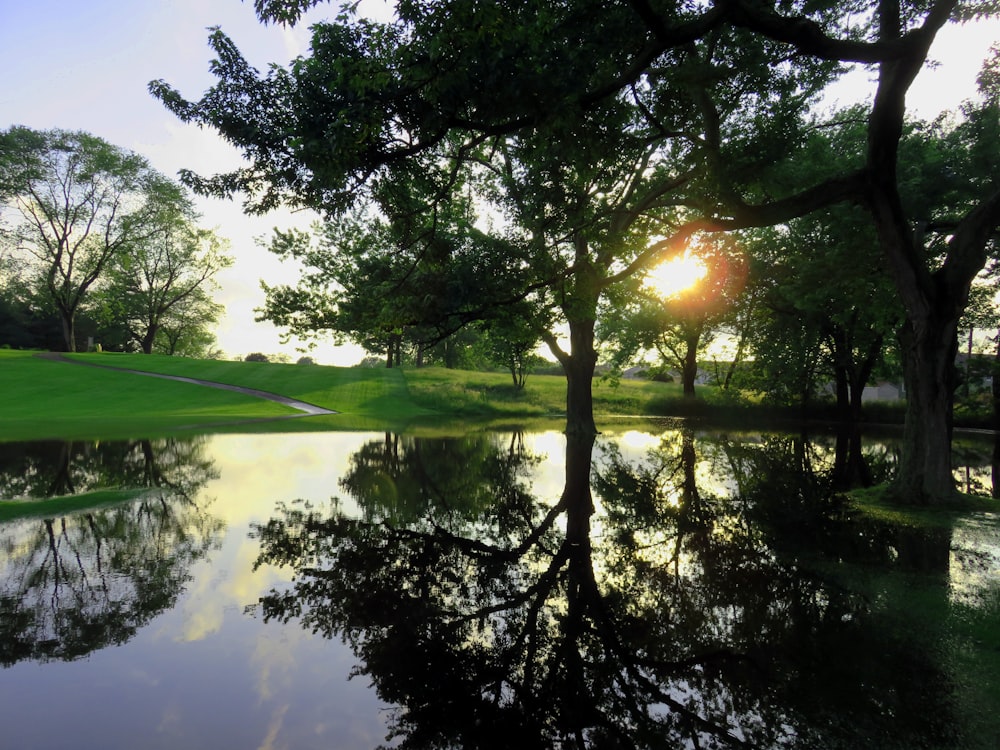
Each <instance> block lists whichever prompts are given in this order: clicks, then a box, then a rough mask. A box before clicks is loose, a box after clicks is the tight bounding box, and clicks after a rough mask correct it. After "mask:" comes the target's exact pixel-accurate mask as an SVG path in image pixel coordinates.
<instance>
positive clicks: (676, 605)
mask: <svg viewBox="0 0 1000 750" xmlns="http://www.w3.org/2000/svg"><path fill="white" fill-rule="evenodd" d="M895 455H896V447H895V444H894V442H893V440H892V438H891V437H872V436H866V438H865V440H864V442H863V444H859V443H858V442H857V440H846V441H845V440H843V439H838V437H837V436H835V435H832V434H825V433H821V434H812V435H806V434H799V433H795V434H791V433H781V432H768V433H761V432H749V431H747V432H737V431H725V432H724V431H718V430H708V429H701V428H695V427H692V426H686V425H684V424H683V423H680V422H676V423H674V422H662V423H652V422H651V423H645V422H644V423H641V424H640V423H636V424H635V425H630V426H627V427H622V428H618V429H612V430H609V431H607V432H606V433H604V434H602V435H599V436H597V438H596V439H592V438H591V439H588V438H571V439H568V438H567V437H566V436H564V435H563V434H562V433H561V432H559V431H558V428H554V429H552V430H551V431H536V432H476V433H471V434H465V435H461V436H455V437H448V438H429V437H413V436H406V435H395V434H382V433H322V434H303V435H287V434H285V435H270V436H268V435H256V436H222V435H219V436H206V437H199V438H195V439H185V440H182V439H157V440H137V441H131V442H122V443H118V442H107V443H105V442H100V443H79V442H77V443H58V442H51V443H38V444H6V445H0V493H2V497H3V498H5V499H12V498H22V497H33V498H40V497H49V496H57V495H58V496H64V495H70V494H79V495H80V496H81V498H82V499H81V501H80V503H81V506H82V507H79V508H77V509H73V510H67V509H65V508H64V509H62V510H59V511H58V512H55V511H49V510H45V511H43V512H41V513H40V514H35V515H30V514H28V512H27V509H26V510H25V512H24V513H21V514H19V515H18V516H17V517H14V518H11V519H9V520H6V521H4V522H3V523H2V524H0V548H2V551H3V555H2V558H0V630H2V638H0V663H2V668H0V722H2V727H3V730H2V731H3V735H2V737H3V741H2V744H3V746H4V747H10V748H17V749H19V750H26V749H29V748H44V749H45V750H52V749H53V748H73V749H74V750H86V749H89V748H94V749H95V750H96V749H97V748H100V749H101V750H110V749H113V748H129V749H132V748H138V747H141V748H147V749H149V748H185V749H186V750H197V749H199V748H212V749H213V750H214V749H215V748H220V747H225V748H259V749H264V750H269V749H274V750H277V749H279V748H284V749H287V750H298V749H300V748H324V749H325V748H331V747H335V748H348V749H350V748H364V749H366V750H370V749H373V748H377V747H412V748H437V747H440V748H445V747H449V748H451V747H461V748H479V747H515V748H535V747H537V748H584V747H586V748H620V747H629V748H663V747H689V748H715V747H719V748H721V747H755V748H841V747H842V748H858V747H879V748H961V747H969V748H980V747H981V748H987V747H991V748H992V747H996V738H997V737H1000V715H998V712H997V711H996V707H997V705H1000V624H998V623H1000V534H998V531H1000V514H998V513H997V512H996V510H994V509H993V508H994V506H993V505H992V503H993V502H995V501H989V500H984V507H985V508H986V510H985V511H977V512H965V513H959V514H954V513H922V514H921V513H899V512H895V511H888V510H885V509H883V510H875V511H871V512H862V511H860V510H857V509H854V508H849V507H847V506H845V504H844V502H843V500H842V499H841V498H842V496H841V495H840V494H838V493H837V492H836V490H837V489H838V488H839V487H841V486H843V485H844V484H845V483H848V482H850V481H852V480H855V479H857V478H858V477H865V478H867V479H868V480H869V481H872V480H878V479H880V478H882V477H884V476H886V473H887V472H889V471H891V470H892V467H893V465H894V463H895ZM996 455H997V453H996V451H995V450H994V446H993V443H992V442H989V443H985V442H976V441H971V442H967V443H962V444H960V445H959V446H958V447H957V449H956V459H957V461H958V463H959V464H960V465H958V466H957V467H956V478H957V479H959V480H960V481H961V482H962V483H963V485H964V486H965V488H966V489H970V490H973V491H975V492H978V493H980V494H984V495H987V496H988V495H991V494H995V493H994V477H996V478H997V480H998V481H1000V471H998V470H997V469H996V467H997V466H998V465H1000V461H998V460H997V458H996ZM108 488H111V489H119V488H124V489H128V490H140V491H138V492H133V493H132V494H133V495H134V497H131V499H125V500H122V499H120V498H118V499H117V501H115V502H109V501H108V498H107V497H106V496H104V495H101V494H87V493H93V492H94V491H95V490H102V489H108ZM114 499H115V498H111V500H114Z"/></svg>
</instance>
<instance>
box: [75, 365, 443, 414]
mask: <svg viewBox="0 0 1000 750" xmlns="http://www.w3.org/2000/svg"><path fill="white" fill-rule="evenodd" d="M70 356H71V357H72V358H74V359H78V360H80V361H83V362H91V363H93V364H100V365H106V366H111V367H121V368H126V369H132V370H142V371H144V372H155V373H160V374H164V375H181V376H184V377H189V378H198V379H201V380H211V381H213V382H216V383H226V384H227V385H238V386H242V387H245V388H256V389H258V390H262V391H269V392H271V393H278V394H281V395H282V396H288V397H290V398H294V399H298V400H300V401H306V402H308V403H310V404H315V405H316V406H323V407H326V408H327V409H332V410H335V411H337V412H340V413H342V414H362V415H375V414H377V415H380V416H391V417H394V418H406V417H411V416H416V415H419V414H426V413H428V411H427V410H426V409H421V408H419V407H417V406H416V405H415V404H414V403H413V401H412V399H411V398H410V394H409V391H408V389H407V386H406V380H405V378H404V376H403V374H402V372H401V371H400V370H397V369H388V368H360V367H326V366H322V365H286V364H277V363H270V362H228V361H223V360H196V359H187V358H182V357H167V356H162V355H161V356H158V355H155V354H154V355H146V354H107V353H104V354H77V355H70Z"/></svg>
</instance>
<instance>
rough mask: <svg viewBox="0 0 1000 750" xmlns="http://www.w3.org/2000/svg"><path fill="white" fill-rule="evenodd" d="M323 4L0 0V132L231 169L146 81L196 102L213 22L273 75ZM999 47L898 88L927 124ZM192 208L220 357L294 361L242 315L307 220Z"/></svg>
mask: <svg viewBox="0 0 1000 750" xmlns="http://www.w3.org/2000/svg"><path fill="white" fill-rule="evenodd" d="M363 7H365V8H366V9H367V12H368V13H369V14H371V15H374V16H376V17H378V16H381V17H386V16H387V15H388V13H389V8H390V4H389V3H388V2H387V0H365V2H364V6H363ZM333 8H334V6H333V5H332V4H328V3H324V4H320V5H319V6H318V7H316V8H314V9H313V10H311V11H310V12H309V13H308V14H307V16H306V17H305V19H304V23H302V24H300V25H299V26H298V27H296V28H295V29H292V30H289V29H285V28H283V27H281V26H264V25H262V24H260V23H259V22H258V21H257V19H256V16H255V15H254V12H253V3H252V1H251V0H247V2H241V0H89V1H87V2H81V0H33V1H32V2H30V3H28V2H24V1H23V0H0V71H3V73H2V76H0V128H4V129H5V128H7V127H9V126H11V125H25V126H28V127H31V128H35V129H39V130H47V129H51V128H61V129H64V130H84V131H87V132H90V133H93V134H94V135H97V136H99V137H101V138H103V139H105V140H106V141H108V142H109V143H112V144H114V145H116V146H120V147H123V148H126V149H130V150H132V151H135V152H137V153H139V154H141V155H143V156H144V157H146V158H147V159H148V160H149V161H150V163H151V164H152V166H153V167H154V168H156V169H157V170H159V171H161V172H163V173H164V174H166V175H169V176H171V177H175V176H176V174H177V172H178V170H180V169H182V168H189V169H193V170H194V171H195V172H198V173H201V174H214V173H216V172H219V171H223V170H227V169H231V168H233V167H235V166H237V165H238V164H239V161H240V157H239V155H238V153H237V152H236V151H235V150H234V149H232V148H231V147H230V146H228V145H227V144H225V143H223V142H222V141H221V140H220V139H219V138H218V136H216V135H215V134H214V133H212V132H211V131H206V130H200V129H198V128H197V127H196V126H194V125H185V124H184V123H181V122H180V121H179V120H178V119H177V118H176V117H174V115H172V114H171V113H170V112H168V111H167V110H166V108H165V107H163V106H162V105H161V104H160V103H159V102H158V101H156V100H155V99H154V98H153V97H152V96H150V94H149V93H148V90H147V85H148V83H149V82H150V81H152V80H155V79H160V78H162V79H164V80H165V81H167V83H169V84H170V85H171V86H173V87H174V88H175V89H177V90H178V91H180V93H181V94H182V95H183V96H185V97H186V98H188V99H197V98H199V97H200V95H201V94H202V93H203V92H204V91H205V90H206V89H207V88H208V87H210V86H211V85H212V84H213V83H214V80H215V79H214V78H213V76H212V75H211V74H210V73H209V71H208V66H209V62H210V61H211V59H212V56H213V55H212V52H211V50H210V49H209V47H208V28H209V27H212V26H220V27H221V28H222V30H223V31H224V32H225V33H226V34H227V35H229V36H230V38H231V39H232V40H233V41H234V42H235V44H236V46H237V47H238V48H239V49H240V50H241V52H242V53H243V54H244V56H246V58H247V59H248V60H249V61H250V63H251V64H253V65H254V66H255V67H257V68H258V69H259V70H266V68H267V66H268V65H269V64H271V63H278V64H280V65H285V64H286V63H287V62H288V61H289V60H291V59H293V58H294V57H296V56H298V55H302V54H306V53H307V52H308V31H307V26H308V24H309V23H310V22H312V21H315V20H318V19H321V18H325V17H328V16H329V15H331V14H332V12H333ZM998 41H1000V23H998V22H991V23H988V24H987V23H980V24H975V25H971V24H970V25H966V26H957V27H950V28H948V29H946V30H945V31H943V32H942V33H941V34H940V35H939V38H938V40H937V42H936V43H935V46H934V47H933V48H932V50H931V57H932V58H934V59H936V60H938V61H939V63H940V64H939V65H938V66H937V67H936V68H934V69H928V70H925V71H924V72H922V73H921V75H920V76H919V77H918V79H917V81H916V83H915V84H914V86H913V88H912V89H911V92H910V97H909V102H910V103H911V106H912V107H913V110H914V111H915V112H916V113H917V114H918V115H919V116H921V117H932V116H934V115H935V114H937V113H938V112H940V111H942V110H944V109H953V108H955V107H957V106H958V104H960V103H961V102H962V101H963V100H964V99H966V98H969V97H970V96H972V95H973V93H974V91H975V78H976V74H977V72H978V70H979V64H980V62H981V61H982V59H983V57H984V55H985V53H986V50H987V49H988V48H989V46H990V44H992V43H995V42H998ZM869 91H870V85H869V83H868V81H867V76H866V75H865V74H864V73H861V74H859V75H856V76H853V77H852V78H851V79H850V80H849V81H848V82H847V83H845V84H844V85H842V86H840V87H839V88H838V89H837V90H836V93H835V97H836V99H837V100H839V101H840V103H842V104H846V103H848V102H850V101H852V100H856V99H857V98H858V97H864V96H866V95H867V93H868V92H869ZM196 204H197V207H198V210H199V212H200V213H201V217H202V218H201V221H200V224H201V226H204V227H207V228H213V229H215V230H216V231H217V232H218V234H219V235H220V236H222V237H225V238H227V239H228V240H229V241H230V243H231V252H232V255H233V256H234V257H235V263H234V265H233V267H232V268H230V269H227V270H226V271H224V272H223V273H222V274H220V276H219V277H218V281H219V283H220V285H221V289H220V291H219V292H218V293H217V294H216V299H217V301H219V302H220V303H222V304H223V305H224V306H225V307H226V311H227V312H226V316H225V318H224V319H223V321H222V322H221V325H220V327H219V329H218V331H217V337H218V342H219V346H220V348H221V349H222V350H223V351H224V353H225V354H226V356H228V357H230V358H237V357H242V356H245V355H246V354H248V353H250V352H264V353H275V352H279V351H281V352H284V353H286V354H288V355H290V356H291V357H292V359H293V360H294V359H295V358H297V357H298V356H299V354H298V352H297V349H296V344H295V342H293V343H292V344H290V345H287V346H283V345H282V344H281V343H280V341H279V331H278V330H277V329H276V328H274V326H272V325H270V324H268V323H259V322H255V320H254V317H255V314H254V308H257V307H260V306H262V305H263V302H264V294H263V291H262V290H261V288H260V280H261V279H262V278H263V279H266V280H267V282H268V283H269V284H275V283H294V282H295V280H296V269H295V267H294V266H293V264H291V263H282V262H281V261H279V260H278V259H277V258H275V257H274V256H272V255H271V254H270V253H268V252H267V251H266V250H265V249H263V248H261V247H260V246H259V245H258V243H257V241H256V240H257V238H260V237H266V236H267V235H269V234H270V232H271V230H272V228H273V227H276V226H277V227H282V228H288V227H292V226H296V227H307V226H308V225H309V223H310V222H311V221H312V220H313V219H314V218H315V217H313V216H311V215H309V214H307V213H305V212H300V213H296V214H293V213H290V212H288V211H281V212H275V213H273V214H269V215H267V216H263V217H248V216H245V215H244V214H243V212H242V209H241V206H240V204H239V202H238V201H221V200H213V199H207V198H197V199H196ZM299 345H300V346H301V344H299ZM310 356H312V357H313V358H314V359H315V360H316V361H317V362H320V363H321V364H341V365H350V364H355V363H357V362H358V361H359V360H360V359H361V357H362V356H363V352H362V351H361V350H360V349H359V348H357V347H354V346H345V347H335V346H333V345H332V343H330V342H325V343H320V344H319V345H318V346H317V348H316V349H315V350H314V351H312V352H310Z"/></svg>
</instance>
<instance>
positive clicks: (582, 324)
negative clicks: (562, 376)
mask: <svg viewBox="0 0 1000 750" xmlns="http://www.w3.org/2000/svg"><path fill="white" fill-rule="evenodd" d="M569 338H570V354H569V356H568V357H566V358H565V359H562V360H560V361H561V362H562V366H563V372H565V373H566V432H567V433H577V432H578V433H581V434H585V435H595V434H597V425H596V423H595V422H594V392H593V382H594V368H595V367H596V366H597V351H596V350H595V349H594V321H593V320H576V321H572V320H571V321H570V324H569Z"/></svg>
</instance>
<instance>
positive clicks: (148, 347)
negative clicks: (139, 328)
mask: <svg viewBox="0 0 1000 750" xmlns="http://www.w3.org/2000/svg"><path fill="white" fill-rule="evenodd" d="M159 330H160V327H159V326H158V325H156V324H155V323H154V324H152V325H150V326H149V327H148V328H147V329H146V333H145V334H144V335H143V337H142V353H143V354H152V353H153V342H154V341H156V333H157V331H159Z"/></svg>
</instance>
